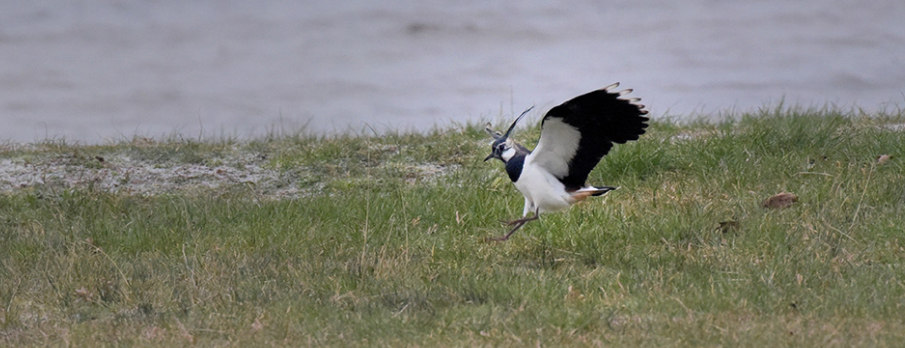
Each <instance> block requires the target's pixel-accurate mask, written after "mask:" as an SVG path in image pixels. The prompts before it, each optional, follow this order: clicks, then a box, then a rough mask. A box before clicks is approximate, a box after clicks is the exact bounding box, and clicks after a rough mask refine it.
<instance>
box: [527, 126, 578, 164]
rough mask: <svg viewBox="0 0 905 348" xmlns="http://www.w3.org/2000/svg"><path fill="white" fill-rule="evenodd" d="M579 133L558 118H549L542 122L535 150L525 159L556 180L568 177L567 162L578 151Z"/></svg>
mask: <svg viewBox="0 0 905 348" xmlns="http://www.w3.org/2000/svg"><path fill="white" fill-rule="evenodd" d="M580 140H581V132H579V131H578V129H576V128H575V127H572V126H570V125H568V124H566V123H564V122H563V121H562V119H559V118H549V119H547V120H546V121H545V122H544V127H543V129H542V130H541V133H540V140H539V141H538V143H537V148H535V149H534V151H532V152H531V154H530V155H528V157H527V158H526V159H525V162H526V164H525V165H526V166H527V164H528V162H530V163H533V164H535V165H538V166H540V167H543V168H544V169H546V170H547V171H549V172H550V173H551V174H553V175H554V176H556V177H557V178H563V177H565V176H567V175H569V161H571V160H572V157H575V153H576V152H577V151H578V142H579V141H580Z"/></svg>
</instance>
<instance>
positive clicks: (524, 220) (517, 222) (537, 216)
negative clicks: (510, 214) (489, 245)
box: [487, 207, 540, 242]
mask: <svg viewBox="0 0 905 348" xmlns="http://www.w3.org/2000/svg"><path fill="white" fill-rule="evenodd" d="M537 219H540V207H538V208H537V209H536V210H534V216H532V217H530V218H529V217H524V218H521V219H517V220H512V221H509V222H507V223H506V224H507V225H509V226H513V225H515V227H514V228H513V229H512V230H511V231H509V233H506V235H505V236H502V237H496V238H487V240H488V241H493V242H505V241H507V240H509V237H510V236H512V234H513V233H515V231H518V229H519V228H521V227H522V226H525V224H527V223H528V222H529V221H534V220H537Z"/></svg>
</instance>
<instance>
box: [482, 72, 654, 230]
mask: <svg viewBox="0 0 905 348" xmlns="http://www.w3.org/2000/svg"><path fill="white" fill-rule="evenodd" d="M617 87H619V83H618V82H617V83H614V84H611V85H609V86H606V87H604V88H602V89H599V90H595V91H592V92H589V93H586V94H583V95H580V96H577V97H575V98H572V99H570V100H568V101H566V102H564V103H562V104H560V105H558V106H555V107H553V108H552V109H550V110H549V111H547V113H546V114H545V115H544V118H543V120H542V121H541V133H540V140H538V142H537V146H536V147H535V148H534V150H528V149H527V148H526V147H524V146H522V145H521V144H519V143H516V142H515V141H513V140H512V139H511V138H510V136H511V135H512V131H513V130H514V129H515V126H516V124H518V122H519V121H520V120H522V118H524V117H525V115H526V114H528V112H529V111H531V110H532V109H533V108H534V107H533V106H532V107H530V108H528V109H527V110H525V111H524V112H522V114H521V115H519V116H518V117H517V118H516V119H515V121H513V122H512V124H511V125H510V126H509V129H508V130H506V133H500V132H496V131H493V130H492V129H491V128H490V124H488V125H487V126H486V127H485V130H486V131H487V132H488V133H490V135H491V137H492V138H493V140H492V142H491V144H490V146H491V153H490V155H488V156H487V157H486V158H484V162H487V161H488V160H491V159H498V160H500V161H502V162H503V164H504V167H505V169H506V173H507V174H508V176H509V179H510V180H512V182H513V184H515V187H516V189H518V190H519V191H520V192H521V193H522V195H523V196H525V208H524V211H523V212H522V218H520V219H516V220H512V221H508V222H506V221H504V223H505V224H507V225H508V226H513V228H512V230H510V231H509V232H508V233H506V235H504V236H501V237H495V238H488V240H491V241H506V240H509V237H511V236H512V234H513V233H515V231H517V230H518V229H519V228H521V227H522V226H524V225H525V224H526V223H528V222H531V221H534V220H537V219H539V218H540V214H542V213H548V212H558V211H564V210H567V209H569V207H571V206H572V205H573V204H575V203H578V202H581V201H583V200H585V199H587V198H588V197H593V196H602V195H604V194H606V193H607V192H610V191H612V190H616V189H618V187H610V186H592V185H588V184H587V182H586V181H587V178H588V174H589V173H590V172H591V170H592V169H594V167H596V166H597V164H598V163H599V162H600V160H601V159H602V158H603V156H605V155H606V154H607V153H608V152H609V151H610V149H612V148H613V145H614V144H625V143H626V142H629V141H633V140H638V138H639V137H640V136H641V135H642V134H644V133H645V129H646V128H647V127H648V121H649V120H650V119H649V118H648V117H646V115H647V114H648V111H647V110H645V109H644V108H645V106H644V105H643V104H639V103H638V102H640V101H641V98H622V97H623V96H625V95H627V94H629V93H631V92H632V89H625V90H621V91H615V89H616V88H617ZM528 213H533V215H532V216H531V217H528Z"/></svg>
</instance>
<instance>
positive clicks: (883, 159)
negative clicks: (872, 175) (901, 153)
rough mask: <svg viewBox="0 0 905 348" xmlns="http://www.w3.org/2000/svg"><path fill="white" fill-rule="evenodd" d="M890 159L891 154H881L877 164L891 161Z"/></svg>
mask: <svg viewBox="0 0 905 348" xmlns="http://www.w3.org/2000/svg"><path fill="white" fill-rule="evenodd" d="M890 159H892V156H890V155H880V156H877V164H879V165H883V164H885V163H886V162H889V160H890Z"/></svg>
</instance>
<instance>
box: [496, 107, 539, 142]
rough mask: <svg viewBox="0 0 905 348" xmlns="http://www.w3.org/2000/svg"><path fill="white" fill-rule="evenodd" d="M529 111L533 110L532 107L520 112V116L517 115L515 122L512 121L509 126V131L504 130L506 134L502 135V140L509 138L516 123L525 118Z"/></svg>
mask: <svg viewBox="0 0 905 348" xmlns="http://www.w3.org/2000/svg"><path fill="white" fill-rule="evenodd" d="M531 109H534V106H533V105H532V106H531V107H530V108H528V109H527V110H525V111H522V114H521V115H518V118H516V119H515V121H512V125H510V126H509V129H508V130H506V134H504V135H503V138H508V137H509V134H511V133H512V130H513V129H515V125H516V124H518V121H520V120H521V119H522V117H525V115H527V114H528V111H531Z"/></svg>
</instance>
